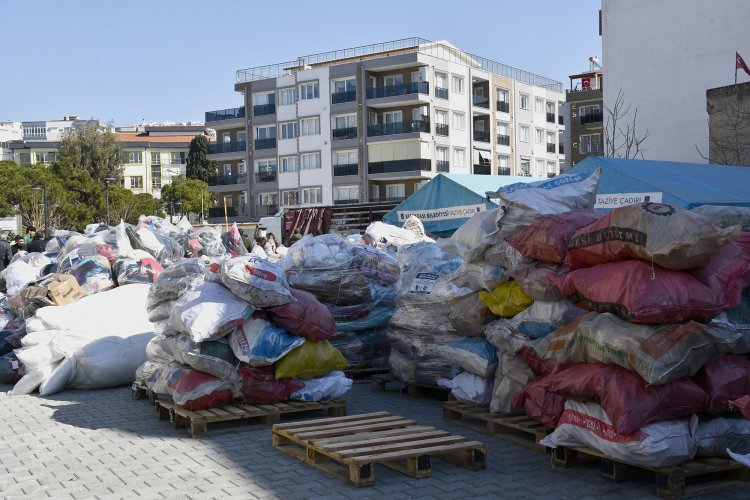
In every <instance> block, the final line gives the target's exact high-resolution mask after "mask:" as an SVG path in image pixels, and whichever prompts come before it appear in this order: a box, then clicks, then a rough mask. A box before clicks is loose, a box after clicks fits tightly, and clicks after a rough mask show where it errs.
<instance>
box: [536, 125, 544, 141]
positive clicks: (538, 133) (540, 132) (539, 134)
mask: <svg viewBox="0 0 750 500" xmlns="http://www.w3.org/2000/svg"><path fill="white" fill-rule="evenodd" d="M534 137H535V139H536V143H537V144H541V143H542V142H544V130H543V129H540V128H538V129H536V130H535V134H534Z"/></svg>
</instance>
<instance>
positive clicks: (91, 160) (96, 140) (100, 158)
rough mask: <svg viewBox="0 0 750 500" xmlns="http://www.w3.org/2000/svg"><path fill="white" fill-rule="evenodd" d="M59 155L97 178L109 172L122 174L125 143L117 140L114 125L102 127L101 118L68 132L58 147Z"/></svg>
mask: <svg viewBox="0 0 750 500" xmlns="http://www.w3.org/2000/svg"><path fill="white" fill-rule="evenodd" d="M57 151H58V152H57V159H58V161H59V160H61V159H62V160H69V161H70V162H71V165H72V166H73V167H75V168H79V169H81V170H84V171H86V172H87V173H88V174H89V175H90V176H91V178H93V179H94V180H95V181H98V182H103V181H104V178H105V177H107V176H113V177H116V178H117V179H120V178H121V177H122V166H121V164H122V155H123V151H122V146H121V145H120V144H118V143H117V142H116V141H115V135H114V133H113V132H112V125H111V124H108V125H107V126H106V127H102V126H101V125H100V124H99V121H98V120H89V121H87V122H86V124H85V125H82V126H78V127H74V128H73V129H71V131H70V132H68V133H67V134H66V135H65V137H63V140H62V141H61V142H60V146H59V148H58V150H57Z"/></svg>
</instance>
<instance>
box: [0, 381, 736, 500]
mask: <svg viewBox="0 0 750 500" xmlns="http://www.w3.org/2000/svg"><path fill="white" fill-rule="evenodd" d="M348 403H349V413H366V412H371V411H379V410H385V411H390V412H393V413H396V414H400V415H403V416H407V417H410V418H413V419H415V420H417V421H418V422H419V423H420V424H428V425H434V426H437V427H441V428H444V429H446V430H450V431H453V432H457V433H462V434H464V435H467V436H469V437H471V438H472V439H479V440H481V441H483V442H485V443H487V445H488V448H489V456H488V467H487V469H486V470H482V471H473V472H472V471H467V470H465V469H462V468H460V467H457V466H453V465H451V464H448V463H445V462H442V461H441V460H434V461H433V477H431V478H428V479H421V480H417V479H412V478H410V477H407V476H404V475H401V474H398V473H396V472H393V471H391V470H389V469H385V468H377V471H376V483H375V485H374V486H371V487H367V488H361V489H357V488H354V487H352V486H349V485H348V484H346V483H344V482H343V481H340V480H339V479H336V478H333V477H330V476H328V475H327V474H325V473H323V472H320V471H318V470H316V469H314V468H312V467H308V466H306V465H304V464H302V463H300V462H297V461H296V460H294V459H292V458H290V457H287V456H286V455H284V454H282V453H279V452H277V451H275V450H274V449H273V448H272V447H271V431H270V430H269V428H266V427H252V428H248V429H252V430H247V431H244V432H238V433H232V434H224V435H220V436H208V437H203V438H200V439H192V438H189V437H187V433H186V431H185V429H173V428H172V427H171V426H170V425H169V424H168V422H165V421H159V420H157V419H156V418H155V415H154V412H153V409H152V407H151V406H150V405H149V404H148V403H147V402H146V401H133V400H132V399H131V397H130V390H129V389H128V388H119V389H111V390H104V391H88V392H87V391H66V392H64V393H61V394H59V395H57V396H55V397H51V398H39V397H36V396H15V397H11V396H7V395H6V394H0V433H1V434H0V435H1V436H2V443H3V446H2V447H0V495H1V496H2V497H3V498H34V499H37V498H45V497H52V498H70V497H73V498H92V497H97V498H135V497H145V498H186V497H190V498H201V499H204V498H228V497H233V498H283V499H287V498H291V499H296V498H377V499H379V500H382V499H384V498H433V499H434V498H441V499H446V498H471V497H473V498H537V499H538V498H575V499H586V498H608V499H615V498H638V497H639V498H652V497H653V492H654V489H653V485H652V483H651V481H649V480H647V479H643V480H632V481H626V482H623V483H619V484H616V483H611V482H607V481H604V480H602V479H601V478H600V477H599V475H598V469H597V467H595V466H593V465H591V466H580V467H576V468H574V469H561V468H556V467H553V466H552V465H551V464H550V462H549V458H548V456H545V455H543V454H540V453H536V452H533V451H530V450H528V449H526V448H523V447H520V446H517V445H514V444H510V443H506V442H505V441H501V440H499V439H495V438H492V437H488V436H485V435H482V434H477V433H474V432H472V431H468V430H466V429H463V428H461V427H456V426H454V425H451V424H449V423H446V422H444V421H443V420H442V412H441V403H440V402H438V401H433V400H428V399H421V400H409V399H407V398H406V397H405V396H400V395H399V394H398V393H396V392H392V393H372V392H371V390H370V386H369V385H368V384H355V386H354V389H353V391H352V393H351V394H350V395H349V397H348ZM748 497H750V487H748V488H743V489H741V490H734V491H732V492H731V493H723V494H720V495H716V496H715V497H714V498H722V499H733V498H736V499H742V498H748ZM705 498H709V497H705Z"/></svg>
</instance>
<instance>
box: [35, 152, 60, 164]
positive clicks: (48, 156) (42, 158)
mask: <svg viewBox="0 0 750 500" xmlns="http://www.w3.org/2000/svg"><path fill="white" fill-rule="evenodd" d="M55 158H57V154H56V153H52V152H46V153H37V154H36V162H37V163H42V164H44V165H47V164H49V163H52V162H54V161H55Z"/></svg>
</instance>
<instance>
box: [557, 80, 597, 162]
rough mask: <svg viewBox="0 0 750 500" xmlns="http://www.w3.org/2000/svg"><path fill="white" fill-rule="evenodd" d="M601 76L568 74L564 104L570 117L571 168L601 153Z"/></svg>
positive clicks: (569, 144) (569, 153)
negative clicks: (568, 82)
mask: <svg viewBox="0 0 750 500" xmlns="http://www.w3.org/2000/svg"><path fill="white" fill-rule="evenodd" d="M603 76H604V75H603V73H602V71H599V70H592V71H586V72H583V73H578V74H575V75H570V90H567V91H566V92H565V102H566V106H567V108H568V112H569V114H570V120H569V121H568V125H567V130H568V132H569V134H568V137H569V141H570V142H569V143H568V151H567V156H566V158H567V159H568V160H569V161H570V166H571V167H572V166H573V165H575V164H576V163H578V162H579V161H581V160H583V159H585V158H586V157H587V156H602V155H603V153H604V137H603V134H604V100H603V96H602V83H603Z"/></svg>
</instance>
